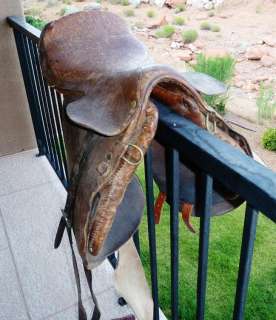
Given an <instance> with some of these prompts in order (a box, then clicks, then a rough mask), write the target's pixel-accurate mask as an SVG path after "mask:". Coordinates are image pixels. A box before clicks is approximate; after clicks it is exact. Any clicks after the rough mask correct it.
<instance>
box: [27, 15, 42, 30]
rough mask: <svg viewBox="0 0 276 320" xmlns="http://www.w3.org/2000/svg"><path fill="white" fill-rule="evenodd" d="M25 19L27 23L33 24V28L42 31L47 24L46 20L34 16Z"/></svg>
mask: <svg viewBox="0 0 276 320" xmlns="http://www.w3.org/2000/svg"><path fill="white" fill-rule="evenodd" d="M25 19H26V22H27V23H29V24H31V25H32V26H33V27H35V28H37V29H39V30H42V29H43V28H44V26H45V25H46V23H47V22H46V21H44V20H41V19H39V18H35V17H32V16H26V17H25Z"/></svg>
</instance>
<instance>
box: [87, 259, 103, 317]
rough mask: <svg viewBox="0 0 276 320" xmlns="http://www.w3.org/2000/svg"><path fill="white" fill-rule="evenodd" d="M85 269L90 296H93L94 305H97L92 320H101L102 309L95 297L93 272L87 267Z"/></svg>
mask: <svg viewBox="0 0 276 320" xmlns="http://www.w3.org/2000/svg"><path fill="white" fill-rule="evenodd" d="M83 269H84V273H85V276H86V280H87V283H88V287H89V290H90V294H91V297H92V300H93V303H94V305H95V307H94V311H93V315H92V318H91V320H99V319H100V318H101V313H100V309H99V305H98V301H97V298H96V296H95V294H94V292H93V287H92V271H91V270H88V269H87V268H86V267H85V265H83Z"/></svg>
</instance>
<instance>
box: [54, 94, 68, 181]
mask: <svg viewBox="0 0 276 320" xmlns="http://www.w3.org/2000/svg"><path fill="white" fill-rule="evenodd" d="M53 95H54V97H53V98H54V100H55V112H56V123H57V126H58V128H59V134H60V137H61V138H62V148H61V155H62V164H63V170H64V175H65V178H66V180H68V173H67V165H66V164H67V157H66V150H65V142H64V135H63V129H62V122H61V114H60V113H61V112H62V111H61V110H60V106H59V100H58V96H59V95H60V94H59V93H58V92H57V91H56V89H53Z"/></svg>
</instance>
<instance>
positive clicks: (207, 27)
mask: <svg viewBox="0 0 276 320" xmlns="http://www.w3.org/2000/svg"><path fill="white" fill-rule="evenodd" d="M200 29H201V30H211V24H210V23H209V22H208V21H203V22H202V23H201V25H200Z"/></svg>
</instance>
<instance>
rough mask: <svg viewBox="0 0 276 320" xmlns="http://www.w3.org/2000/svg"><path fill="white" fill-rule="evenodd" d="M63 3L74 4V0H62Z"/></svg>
mask: <svg viewBox="0 0 276 320" xmlns="http://www.w3.org/2000/svg"><path fill="white" fill-rule="evenodd" d="M62 3H64V4H72V0H62Z"/></svg>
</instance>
